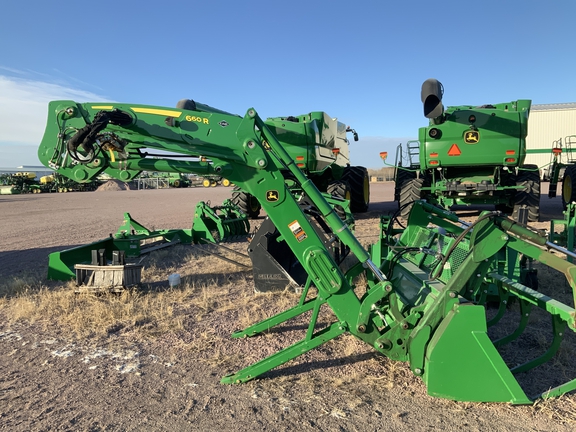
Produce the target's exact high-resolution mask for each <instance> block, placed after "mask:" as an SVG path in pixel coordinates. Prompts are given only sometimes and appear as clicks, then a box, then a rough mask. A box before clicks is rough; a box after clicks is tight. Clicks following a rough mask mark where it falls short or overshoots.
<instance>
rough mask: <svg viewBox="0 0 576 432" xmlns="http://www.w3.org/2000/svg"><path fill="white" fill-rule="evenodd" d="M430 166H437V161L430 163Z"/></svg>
mask: <svg viewBox="0 0 576 432" xmlns="http://www.w3.org/2000/svg"><path fill="white" fill-rule="evenodd" d="M430 165H438V161H430Z"/></svg>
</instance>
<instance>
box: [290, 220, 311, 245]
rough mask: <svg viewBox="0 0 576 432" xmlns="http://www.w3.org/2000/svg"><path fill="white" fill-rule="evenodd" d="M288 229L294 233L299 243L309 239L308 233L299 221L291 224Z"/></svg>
mask: <svg viewBox="0 0 576 432" xmlns="http://www.w3.org/2000/svg"><path fill="white" fill-rule="evenodd" d="M288 227H289V228H290V231H292V234H294V237H296V240H298V241H299V242H301V241H304V240H306V238H307V237H308V235H306V232H305V231H304V230H303V229H302V227H301V226H300V224H299V223H298V221H294V222H292V223H289V224H288Z"/></svg>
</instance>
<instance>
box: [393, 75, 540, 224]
mask: <svg viewBox="0 0 576 432" xmlns="http://www.w3.org/2000/svg"><path fill="white" fill-rule="evenodd" d="M443 93H444V88H443V86H442V84H441V83H440V82H439V81H437V80H435V79H429V80H427V81H425V82H424V84H423V85H422V93H421V98H422V102H423V105H424V116H425V117H426V118H429V119H430V124H429V126H427V127H423V128H420V130H419V132H418V141H412V142H408V143H407V144H406V146H405V147H404V149H403V148H402V147H401V146H400V147H399V148H398V152H397V154H396V161H395V164H394V165H395V167H396V174H395V200H396V201H398V204H399V207H400V209H401V213H402V215H403V216H406V215H407V214H408V213H409V211H410V207H411V204H412V203H413V202H414V201H415V200H417V199H426V200H427V201H428V202H431V203H434V204H437V205H439V206H441V207H444V208H449V207H451V206H453V205H474V204H492V205H495V206H496V208H497V209H498V210H500V211H502V212H504V213H506V214H512V216H513V217H515V218H517V217H518V214H519V211H520V209H522V208H524V209H525V210H526V211H527V219H528V221H531V222H536V221H538V219H539V215H540V174H539V170H538V167H537V166H536V165H525V164H524V160H525V158H526V136H527V134H528V115H529V112H530V105H531V101H530V100H517V101H512V102H507V103H497V104H488V105H482V106H467V105H466V106H452V107H448V108H446V109H445V108H444V106H443V105H442V96H443Z"/></svg>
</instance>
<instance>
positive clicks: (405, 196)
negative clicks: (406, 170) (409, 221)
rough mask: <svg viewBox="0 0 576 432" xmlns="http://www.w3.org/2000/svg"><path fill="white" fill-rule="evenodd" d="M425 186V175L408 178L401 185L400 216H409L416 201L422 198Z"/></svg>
mask: <svg viewBox="0 0 576 432" xmlns="http://www.w3.org/2000/svg"><path fill="white" fill-rule="evenodd" d="M423 186H425V181H424V178H423V177H420V178H413V179H410V180H406V181H404V182H403V183H402V185H401V187H400V198H399V199H398V208H399V210H400V216H402V217H403V218H407V217H408V215H409V214H410V210H412V205H413V203H414V201H416V200H419V199H421V198H422V187H423Z"/></svg>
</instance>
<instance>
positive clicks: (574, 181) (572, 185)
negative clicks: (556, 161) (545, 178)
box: [562, 165, 576, 210]
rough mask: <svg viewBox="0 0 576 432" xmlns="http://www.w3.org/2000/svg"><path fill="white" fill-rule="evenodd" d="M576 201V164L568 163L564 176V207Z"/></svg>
mask: <svg viewBox="0 0 576 432" xmlns="http://www.w3.org/2000/svg"><path fill="white" fill-rule="evenodd" d="M574 201H576V165H568V166H567V167H566V169H565V170H564V177H563V178H562V207H564V210H566V207H567V206H568V204H570V203H572V202H574Z"/></svg>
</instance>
